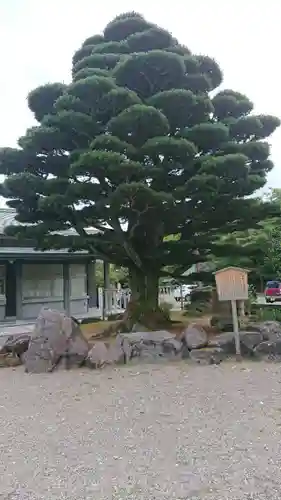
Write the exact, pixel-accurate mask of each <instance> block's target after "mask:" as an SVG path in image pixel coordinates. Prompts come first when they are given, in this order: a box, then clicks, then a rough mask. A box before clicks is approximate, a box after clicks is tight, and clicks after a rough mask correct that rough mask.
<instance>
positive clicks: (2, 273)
mask: <svg viewBox="0 0 281 500" xmlns="http://www.w3.org/2000/svg"><path fill="white" fill-rule="evenodd" d="M5 282H6V267H5V266H0V297H1V296H5V294H6V286H5V284H6V283H5Z"/></svg>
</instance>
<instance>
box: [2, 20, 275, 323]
mask: <svg viewBox="0 0 281 500" xmlns="http://www.w3.org/2000/svg"><path fill="white" fill-rule="evenodd" d="M221 83H222V72H221V70H220V68H219V66H218V64H217V63H216V62H215V61H214V60H213V59H211V58H210V57H208V56H202V55H196V54H192V53H191V52H190V50H189V49H188V48H187V47H186V46H184V45H181V44H180V43H179V42H178V41H177V40H176V39H175V38H174V37H173V36H172V35H171V34H170V33H169V32H168V31H165V30H164V29H162V28H159V27H158V26H156V25H154V24H152V23H150V22H148V21H146V20H145V19H144V18H143V17H142V16H141V15H140V14H137V13H134V12H131V13H127V14H123V15H121V16H118V17H116V18H115V19H113V21H111V22H110V23H109V24H108V25H107V26H106V27H105V29H104V32H103V34H102V35H94V36H91V37H90V38H87V39H86V40H85V41H84V43H83V44H82V46H81V47H80V48H79V50H78V51H77V52H76V53H75V54H74V56H73V67H72V81H71V83H70V84H69V85H62V84H59V83H56V84H48V85H45V86H43V87H39V88H38V89H36V90H34V91H33V92H31V93H30V94H29V96H28V105H29V108H30V109H31V110H32V111H33V113H34V115H35V117H36V119H37V120H38V121H39V124H38V126H36V127H32V128H30V129H28V130H27V132H26V134H25V136H24V137H21V138H20V139H19V141H18V145H19V148H17V149H12V148H4V149H2V151H1V155H0V171H1V173H2V174H5V175H6V176H7V177H6V180H5V181H4V184H3V186H2V194H3V195H4V196H5V197H6V198H8V199H9V201H8V205H9V206H11V207H14V208H15V209H16V210H17V219H18V221H20V222H21V223H22V224H23V225H22V226H20V227H17V228H13V229H10V233H11V232H12V233H13V234H17V235H21V236H23V237H26V236H29V237H33V238H34V239H35V240H36V242H37V246H39V247H41V248H51V247H52V248H53V247H61V246H64V247H65V246H66V244H67V245H68V246H69V247H70V248H71V249H72V250H75V249H76V248H83V249H88V250H89V251H90V252H91V253H93V254H96V255H97V256H100V257H101V258H104V259H107V260H109V261H111V262H114V263H115V264H116V265H118V266H125V267H127V268H128V269H129V274H130V285H131V289H132V300H131V304H130V308H129V311H128V320H130V321H135V320H136V319H138V320H139V321H142V322H144V323H149V322H150V320H152V318H154V319H155V321H157V318H158V317H159V319H160V316H159V314H160V312H159V308H158V280H159V276H160V275H161V272H162V269H163V268H166V269H167V266H171V265H175V264H176V265H177V272H178V273H179V274H181V273H182V272H183V271H184V270H186V269H187V268H189V267H190V266H191V265H193V264H194V263H196V262H202V261H205V260H206V259H208V256H209V255H216V252H217V251H221V248H220V247H218V248H217V243H216V242H217V238H218V235H219V234H227V233H232V232H234V231H238V230H244V229H248V228H249V227H253V226H255V224H256V223H257V222H258V221H260V220H261V219H263V218H264V216H265V214H270V213H272V207H271V205H270V203H264V204H261V203H260V202H257V200H255V199H254V198H251V197H249V195H251V194H252V193H253V192H255V190H256V189H258V188H260V187H262V186H263V185H264V184H265V182H266V174H267V173H268V172H269V171H270V170H271V169H272V167H273V165H272V162H271V160H270V159H269V145H268V143H267V142H266V140H265V139H266V138H267V137H268V136H269V135H270V134H271V133H272V132H274V130H275V129H276V127H277V126H278V125H279V120H278V119H277V118H275V117H273V116H268V115H253V114H252V110H253V104H252V102H251V101H250V100H249V99H248V98H247V97H246V96H244V95H243V94H241V93H239V92H235V91H232V90H221V91H219V92H217V93H214V90H215V89H216V88H217V87H218V86H220V85H221ZM89 227H91V228H95V229H96V233H95V234H91V235H90V234H89V233H88V232H87V228H89ZM69 228H74V229H75V230H76V232H77V234H78V235H79V238H75V237H72V238H70V237H69V238H66V237H65V236H63V235H62V234H56V233H58V231H62V230H65V229H69ZM169 235H177V237H176V238H175V239H173V238H171V239H168V240H167V239H166V238H165V237H166V236H169ZM178 236H179V237H178ZM130 321H129V322H130Z"/></svg>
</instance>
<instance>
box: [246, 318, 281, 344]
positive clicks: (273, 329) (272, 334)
mask: <svg viewBox="0 0 281 500" xmlns="http://www.w3.org/2000/svg"><path fill="white" fill-rule="evenodd" d="M249 328H251V329H252V330H255V331H257V332H259V333H260V334H261V335H262V337H263V340H265V341H270V342H275V341H276V340H279V339H281V323H279V322H278V321H261V322H259V323H253V324H250V325H249Z"/></svg>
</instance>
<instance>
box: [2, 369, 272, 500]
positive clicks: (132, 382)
mask: <svg viewBox="0 0 281 500" xmlns="http://www.w3.org/2000/svg"><path fill="white" fill-rule="evenodd" d="M280 384H281V366H280V365H277V364H266V363H265V364H263V363H252V364H244V363H243V364H238V365H235V364H233V363H225V364H222V365H220V366H206V367H202V366H190V365H187V364H183V363H180V364H176V365H173V364H169V365H157V366H155V365H154V366H149V365H147V366H144V365H141V366H134V367H128V366H124V367H120V368H118V369H106V370H104V371H86V370H85V371H84V370H80V371H70V372H57V373H53V374H48V375H26V374H24V373H23V370H22V368H17V369H2V370H1V372H0V499H1V500H3V499H6V500H8V499H9V500H15V499H21V500H26V499H28V500H41V499H44V500H51V499H56V500H59V499H65V500H74V499H75V500H83V499H89V500H105V499H106V500H115V499H120V500H121V499H127V500H128V499H138V500H153V499H155V500H158V499H161V500H166V499H167V500H168V499H169V500H170V499H178V500H179V499H188V500H195V499H206V500H222V499H227V500H234V499H235V500H236V499H237V500H238V499H239V500H241V499H248V500H249V499H258V500H265V499H266V500H269V499H270V500H275V499H280V496H281V453H280V452H281V449H280V448H281V444H280V443H281V440H280V433H281V399H280V394H281V385H280Z"/></svg>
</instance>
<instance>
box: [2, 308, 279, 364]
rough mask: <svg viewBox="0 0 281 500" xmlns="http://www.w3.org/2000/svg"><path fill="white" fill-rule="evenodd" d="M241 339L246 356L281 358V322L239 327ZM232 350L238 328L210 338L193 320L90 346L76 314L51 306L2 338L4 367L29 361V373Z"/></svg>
mask: <svg viewBox="0 0 281 500" xmlns="http://www.w3.org/2000/svg"><path fill="white" fill-rule="evenodd" d="M240 339H241V354H242V356H244V357H247V358H252V359H257V360H259V359H266V360H273V361H281V323H278V322H277V321H265V322H261V323H256V324H253V325H249V327H248V330H247V331H241V332H240ZM233 355H235V342H234V335H233V332H226V333H222V334H220V335H217V336H215V337H213V338H212V339H208V336H207V333H206V332H205V330H204V329H203V328H202V327H200V326H198V325H190V326H189V327H187V328H186V329H185V331H184V332H183V333H182V334H181V336H179V337H178V336H176V335H175V334H173V333H170V332H168V331H164V330H160V331H153V332H152V331H134V332H132V333H120V334H119V335H118V336H117V337H116V338H115V339H113V340H112V341H110V342H103V341H96V342H95V343H94V345H92V346H90V345H89V344H88V342H87V341H86V340H85V338H84V337H83V334H82V332H81V329H80V326H79V325H78V324H77V322H76V321H75V320H74V319H72V318H68V317H67V316H65V315H64V314H63V313H60V312H58V311H53V310H49V309H42V311H41V313H40V314H39V316H38V318H37V321H36V324H35V327H34V331H33V333H31V334H30V335H29V334H23V335H17V336H14V337H12V336H9V337H3V336H2V337H0V366H17V365H19V364H24V366H25V371H26V372H28V373H48V372H52V371H54V370H57V369H61V368H63V369H70V368H75V367H81V366H87V367H89V368H92V369H96V368H102V367H104V366H107V365H113V364H126V363H128V362H130V363H142V362H146V363H151V362H161V361H167V360H169V361H177V360H187V361H189V362H192V363H199V364H219V363H221V362H222V361H223V360H225V359H227V358H229V357H232V356H233Z"/></svg>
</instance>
